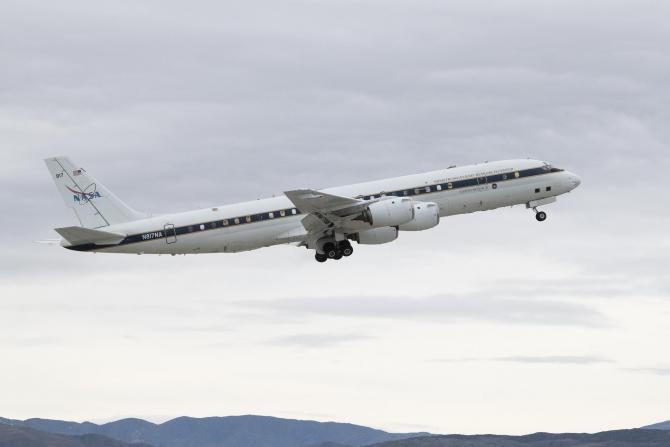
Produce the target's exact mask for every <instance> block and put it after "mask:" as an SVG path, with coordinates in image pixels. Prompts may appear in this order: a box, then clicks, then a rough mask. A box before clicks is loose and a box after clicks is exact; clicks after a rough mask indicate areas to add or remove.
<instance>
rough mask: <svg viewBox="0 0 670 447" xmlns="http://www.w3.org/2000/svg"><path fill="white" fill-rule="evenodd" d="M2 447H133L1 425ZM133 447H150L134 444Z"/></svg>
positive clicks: (91, 437) (102, 438) (94, 437)
mask: <svg viewBox="0 0 670 447" xmlns="http://www.w3.org/2000/svg"><path fill="white" fill-rule="evenodd" d="M0 447H131V445H130V444H127V443H125V442H121V441H117V440H115V439H111V438H108V437H106V436H100V435H78V436H70V435H59V434H54V433H46V432H42V431H39V430H35V429H32V428H27V427H17V426H14V425H6V424H0ZM132 447H150V446H148V445H147V444H133V445H132Z"/></svg>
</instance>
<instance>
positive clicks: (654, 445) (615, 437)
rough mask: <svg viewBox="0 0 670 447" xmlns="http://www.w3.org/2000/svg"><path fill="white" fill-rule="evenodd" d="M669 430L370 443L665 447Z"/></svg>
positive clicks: (398, 446)
mask: <svg viewBox="0 0 670 447" xmlns="http://www.w3.org/2000/svg"><path fill="white" fill-rule="evenodd" d="M668 446H670V432H668V431H660V430H642V429H634V430H613V431H607V432H602V433H595V434H587V433H561V434H552V433H535V434H532V435H526V436H497V435H472V436H465V435H440V436H428V437H419V438H414V439H405V440H401V441H394V442H384V443H379V444H374V446H371V447H668Z"/></svg>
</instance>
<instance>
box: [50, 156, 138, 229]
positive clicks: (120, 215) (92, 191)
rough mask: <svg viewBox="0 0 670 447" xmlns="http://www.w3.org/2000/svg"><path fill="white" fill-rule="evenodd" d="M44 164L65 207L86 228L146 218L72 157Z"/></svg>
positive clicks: (56, 159) (52, 159)
mask: <svg viewBox="0 0 670 447" xmlns="http://www.w3.org/2000/svg"><path fill="white" fill-rule="evenodd" d="M44 161H45V162H46V164H47V168H49V172H50V173H51V176H52V178H53V180H54V182H56V186H57V187H58V192H60V195H61V197H63V200H64V201H65V205H66V206H67V207H69V208H72V210H73V211H74V213H75V214H76V215H77V218H78V219H79V222H80V223H81V226H82V227H84V228H100V227H106V226H109V225H114V224H118V223H123V222H130V221H132V220H137V219H142V218H144V217H146V215H144V214H142V213H138V212H137V211H135V210H133V209H132V208H130V207H129V206H128V205H126V204H125V203H123V202H122V201H121V200H120V199H119V198H118V197H116V196H115V195H114V194H112V193H111V192H110V191H109V190H108V189H107V188H105V187H104V186H103V185H102V183H99V182H98V181H97V180H95V179H94V178H93V177H91V176H90V175H88V173H87V172H86V171H85V170H84V169H83V168H81V167H79V166H78V165H75V164H74V163H72V162H71V161H70V159H69V158H67V157H53V158H47V159H46V160H44Z"/></svg>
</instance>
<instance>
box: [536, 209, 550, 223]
mask: <svg viewBox="0 0 670 447" xmlns="http://www.w3.org/2000/svg"><path fill="white" fill-rule="evenodd" d="M533 211H535V219H536V220H537V221H538V222H544V221H545V220H547V213H545V212H544V211H538V210H537V208H533Z"/></svg>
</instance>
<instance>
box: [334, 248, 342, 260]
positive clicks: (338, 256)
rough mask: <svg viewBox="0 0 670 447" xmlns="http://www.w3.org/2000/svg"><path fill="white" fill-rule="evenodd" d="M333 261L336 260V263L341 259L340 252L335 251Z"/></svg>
mask: <svg viewBox="0 0 670 447" xmlns="http://www.w3.org/2000/svg"><path fill="white" fill-rule="evenodd" d="M333 259H334V260H336V261H339V260H340V259H342V252H341V251H340V250H337V252H336V253H335V256H333Z"/></svg>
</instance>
